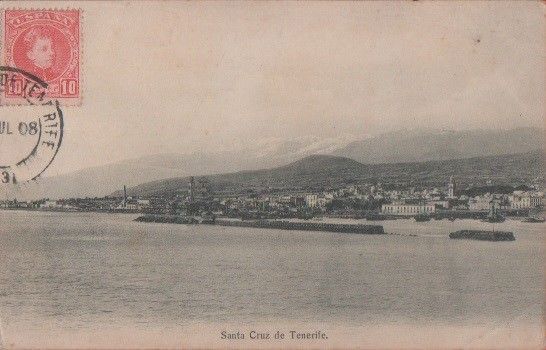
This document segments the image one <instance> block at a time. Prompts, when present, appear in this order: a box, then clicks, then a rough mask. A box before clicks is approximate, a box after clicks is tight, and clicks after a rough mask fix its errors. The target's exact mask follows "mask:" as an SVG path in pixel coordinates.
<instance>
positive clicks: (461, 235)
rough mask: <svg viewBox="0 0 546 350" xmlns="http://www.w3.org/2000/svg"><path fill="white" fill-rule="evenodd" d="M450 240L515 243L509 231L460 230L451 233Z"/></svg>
mask: <svg viewBox="0 0 546 350" xmlns="http://www.w3.org/2000/svg"><path fill="white" fill-rule="evenodd" d="M449 238H453V239H474V240H478V241H495V242H496V241H515V240H516V238H515V237H514V234H513V233H512V232H507V231H482V230H460V231H456V232H451V233H450V234H449Z"/></svg>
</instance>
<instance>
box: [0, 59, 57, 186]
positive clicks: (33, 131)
mask: <svg viewBox="0 0 546 350" xmlns="http://www.w3.org/2000/svg"><path fill="white" fill-rule="evenodd" d="M6 91H7V92H10V91H11V92H13V91H18V92H19V93H20V97H22V98H23V100H22V101H26V103H25V104H22V105H19V106H11V107H10V108H9V115H6V113H2V117H1V118H0V184H18V183H23V182H27V181H32V180H36V179H37V178H38V177H39V176H40V175H41V174H42V173H43V172H44V171H45V170H46V169H47V168H48V167H49V166H50V165H51V163H52V162H53V160H54V159H55V156H56V155H57V153H58V151H59V147H60V146H61V143H62V140H63V112H62V110H61V108H60V107H59V101H57V100H52V99H48V98H47V83H46V82H44V81H43V80H42V79H40V78H38V77H36V76H34V75H33V74H30V73H28V72H25V71H23V70H21V69H18V68H13V67H7V66H0V93H1V95H4V93H5V92H6ZM4 112H5V111H4Z"/></svg>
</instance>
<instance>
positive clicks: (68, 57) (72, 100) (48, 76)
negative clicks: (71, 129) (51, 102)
mask: <svg viewBox="0 0 546 350" xmlns="http://www.w3.org/2000/svg"><path fill="white" fill-rule="evenodd" d="M80 52H81V50H80V11H79V10H57V9H56V10H34V9H33V10H20V9H18V10H5V11H4V45H3V55H4V65H5V66H10V67H14V68H18V69H21V70H24V71H25V72H29V73H31V74H33V75H35V76H36V77H38V78H39V79H41V80H43V81H44V82H45V83H47V97H48V98H50V99H57V100H59V102H60V103H61V104H62V105H65V106H67V105H68V106H71V105H72V106H73V105H79V104H80V102H81V85H80V82H81V81H80V73H81V72H80V69H81V61H80ZM23 85H24V79H20V80H19V79H17V78H15V79H12V80H11V81H10V82H9V83H8V84H7V86H6V88H5V89H4V93H3V95H4V96H3V100H4V101H3V102H5V103H6V104H15V103H18V102H20V101H21V99H24V94H25V87H24V86H23Z"/></svg>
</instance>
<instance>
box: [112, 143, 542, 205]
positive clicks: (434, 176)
mask: <svg viewBox="0 0 546 350" xmlns="http://www.w3.org/2000/svg"><path fill="white" fill-rule="evenodd" d="M543 174H544V154H543V153H542V151H534V152H527V153H521V154H516V155H502V156H492V157H476V158H469V159H457V160H448V161H429V162H412V163H395V164H372V165H364V164H361V163H359V162H356V161H354V160H352V159H349V158H344V157H336V156H324V155H320V156H319V155H316V156H309V157H306V158H303V159H301V160H299V161H296V162H293V163H290V164H288V165H285V166H282V167H277V168H272V169H266V170H257V171H242V172H236V173H229V174H220V175H211V176H207V177H206V178H207V179H208V181H209V182H210V183H211V184H212V186H213V188H214V189H215V190H217V191H222V190H233V191H243V190H248V189H264V188H281V189H282V188H284V189H287V188H309V189H319V188H329V187H337V186H342V185H345V184H352V183H360V182H382V183H385V184H392V185H407V184H414V185H419V184H426V185H434V186H443V185H444V184H445V183H446V181H447V179H448V178H449V177H450V176H454V177H456V179H457V182H458V183H459V184H461V185H463V186H469V185H478V184H485V183H486V181H487V180H491V181H492V182H494V183H512V184H518V183H521V182H528V181H532V180H533V179H535V178H537V177H540V176H543ZM188 181H189V178H188V177H179V178H173V179H167V180H159V181H154V182H149V183H146V184H142V185H139V186H136V187H132V188H130V189H129V194H130V195H140V196H149V195H162V196H170V195H173V194H174V193H175V192H176V191H180V190H185V189H186V188H187V185H188ZM114 195H120V192H117V193H114Z"/></svg>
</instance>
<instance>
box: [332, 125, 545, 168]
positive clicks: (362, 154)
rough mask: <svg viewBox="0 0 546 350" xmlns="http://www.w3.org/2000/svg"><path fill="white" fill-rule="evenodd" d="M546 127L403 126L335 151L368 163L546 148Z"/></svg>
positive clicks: (518, 151) (474, 155) (495, 153)
mask: <svg viewBox="0 0 546 350" xmlns="http://www.w3.org/2000/svg"><path fill="white" fill-rule="evenodd" d="M544 145H545V131H544V130H543V129H539V128H518V129H512V130H461V131H454V130H448V131H442V130H434V129H431V130H426V129H425V130H402V131H396V132H391V133H387V134H384V135H379V136H376V137H372V138H368V139H365V140H361V141H354V142H351V143H349V144H348V145H347V146H345V147H342V148H340V149H338V150H335V151H334V152H333V153H332V154H334V155H339V156H344V157H349V158H351V159H354V160H356V161H359V162H361V163H365V164H380V163H400V162H423V161H428V160H447V159H462V158H472V157H486V156H492V155H501V154H517V153H524V152H530V151H534V150H537V149H544Z"/></svg>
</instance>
